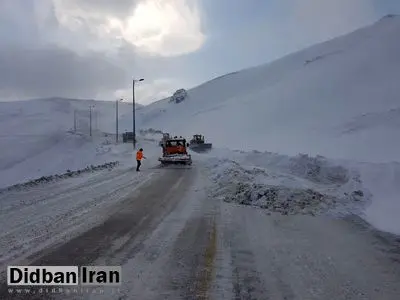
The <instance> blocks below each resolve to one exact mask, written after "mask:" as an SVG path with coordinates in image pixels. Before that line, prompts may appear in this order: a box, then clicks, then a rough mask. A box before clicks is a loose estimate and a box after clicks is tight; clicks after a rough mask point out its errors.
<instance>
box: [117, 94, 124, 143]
mask: <svg viewBox="0 0 400 300" xmlns="http://www.w3.org/2000/svg"><path fill="white" fill-rule="evenodd" d="M123 100H124V99H119V100H115V124H116V128H115V142H116V143H117V144H118V103H119V102H122V101H123Z"/></svg>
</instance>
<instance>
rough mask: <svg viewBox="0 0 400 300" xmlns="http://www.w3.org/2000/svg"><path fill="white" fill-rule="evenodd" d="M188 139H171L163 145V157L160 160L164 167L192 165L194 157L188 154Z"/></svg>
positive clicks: (167, 139)
mask: <svg viewBox="0 0 400 300" xmlns="http://www.w3.org/2000/svg"><path fill="white" fill-rule="evenodd" d="M188 145H189V144H187V143H186V139H185V138H182V137H179V138H178V137H173V138H172V137H169V138H166V139H165V140H164V141H163V143H162V151H163V152H162V156H161V157H160V158H159V159H158V160H159V161H160V162H161V164H162V165H167V164H183V165H191V164H192V157H191V155H190V154H188V153H187V146H188Z"/></svg>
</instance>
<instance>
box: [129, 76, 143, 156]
mask: <svg viewBox="0 0 400 300" xmlns="http://www.w3.org/2000/svg"><path fill="white" fill-rule="evenodd" d="M143 80H144V79H143V78H141V79H139V80H135V79H133V80H132V127H133V128H132V129H133V132H132V134H133V150H135V149H136V127H135V126H136V124H135V121H136V120H135V118H136V116H135V82H138V81H143Z"/></svg>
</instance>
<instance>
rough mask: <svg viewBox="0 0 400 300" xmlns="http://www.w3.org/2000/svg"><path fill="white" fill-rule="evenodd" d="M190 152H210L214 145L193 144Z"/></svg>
mask: <svg viewBox="0 0 400 300" xmlns="http://www.w3.org/2000/svg"><path fill="white" fill-rule="evenodd" d="M189 149H190V150H192V151H194V152H198V153H201V152H209V151H211V149H212V144H210V143H207V144H192V145H190V147H189Z"/></svg>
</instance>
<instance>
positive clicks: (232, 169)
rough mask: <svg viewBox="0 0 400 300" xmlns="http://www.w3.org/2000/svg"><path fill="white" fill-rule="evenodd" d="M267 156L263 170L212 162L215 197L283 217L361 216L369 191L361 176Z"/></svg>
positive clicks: (319, 163) (304, 159)
mask: <svg viewBox="0 0 400 300" xmlns="http://www.w3.org/2000/svg"><path fill="white" fill-rule="evenodd" d="M259 155H260V154H259ZM264 156H265V158H269V163H266V164H265V165H264V166H263V167H259V166H260V164H258V165H257V167H255V166H254V165H241V164H239V163H238V162H237V161H235V160H230V159H225V160H222V159H220V158H215V159H214V160H210V170H211V172H212V179H213V181H214V183H215V186H214V187H213V189H212V194H213V196H214V197H218V198H221V199H223V200H224V201H227V202H234V203H239V204H244V205H251V206H256V207H261V208H264V209H267V210H269V211H271V212H279V213H282V214H284V215H292V214H310V215H317V214H329V215H335V216H338V215H341V216H343V215H346V214H352V213H358V214H360V213H361V211H362V208H363V206H364V205H365V204H366V203H367V202H368V199H369V197H370V195H369V192H368V190H366V189H365V188H364V187H363V185H362V183H361V181H360V180H359V177H358V176H357V174H354V173H353V172H350V171H349V170H346V169H344V168H343V167H340V166H336V165H331V164H330V163H329V162H328V161H327V160H325V159H323V158H318V157H317V158H312V157H308V156H304V155H299V156H297V157H286V160H283V156H279V158H280V159H279V160H272V161H271V157H269V154H268V153H265V154H264ZM258 159H260V156H259V157H258ZM266 161H268V159H266ZM268 165H269V166H270V167H268ZM266 167H268V168H266Z"/></svg>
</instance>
